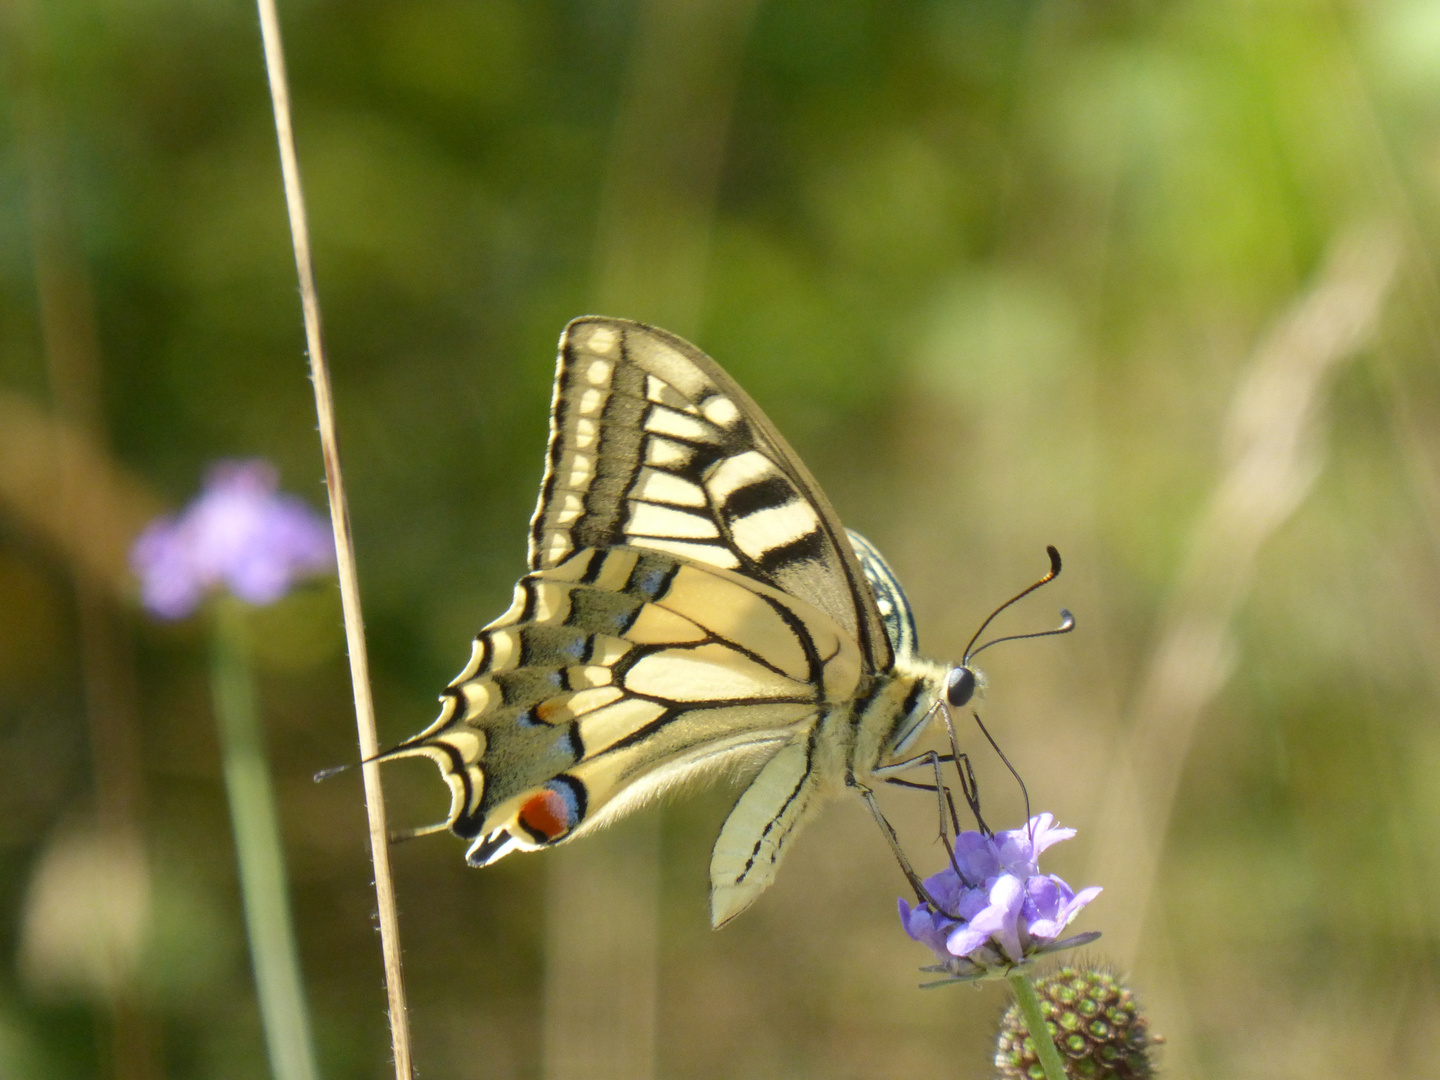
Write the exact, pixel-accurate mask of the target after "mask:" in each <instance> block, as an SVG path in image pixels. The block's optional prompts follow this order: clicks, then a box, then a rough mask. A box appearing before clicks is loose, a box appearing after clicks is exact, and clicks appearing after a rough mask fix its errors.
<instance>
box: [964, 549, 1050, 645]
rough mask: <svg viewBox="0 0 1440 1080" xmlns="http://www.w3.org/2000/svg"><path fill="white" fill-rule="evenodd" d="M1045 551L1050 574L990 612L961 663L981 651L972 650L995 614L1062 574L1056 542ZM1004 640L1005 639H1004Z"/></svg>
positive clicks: (976, 632)
mask: <svg viewBox="0 0 1440 1080" xmlns="http://www.w3.org/2000/svg"><path fill="white" fill-rule="evenodd" d="M1045 553H1046V554H1047V555H1049V556H1050V572H1049V573H1048V574H1046V575H1045V576H1044V577H1042V578H1041V579H1040V580H1039V581H1037V582H1035V583H1034V584H1033V585H1030V586H1027V587H1026V588H1024V589H1021V590H1020V591H1019V592H1018V593H1016V594H1015V595H1014V596H1012V597H1011V598H1010V599H1009V600H1006V601H1005V602H1004V603H1003V604H1001V605H1000V606H999V607H997V608H996V609H995V610H994V611H992V612H991V613H990V616H989V618H987V619H986V620H985V621H984V622H982V623H981V624H980V629H979V630H976V631H975V636H974V637H972V638H971V639H970V644H968V645H966V646H965V659H963V660H962V661H960V663H961V664H962V665H964V664H969V663H970V658H971V657H973V656H974V655H975V652H979V651H980V650H979V649H976V650H975V652H971V651H970V650H971V649H973V648H974V647H975V642H977V641H979V640H980V635H981V634H983V633H985V628H986V627H988V626H989V625H990V624H991V623H992V622H994V621H995V616H997V615H999V614H1000V613H1001V612H1002V611H1004V610H1005V609H1006V608H1008V607H1009V606H1010V605H1012V604H1014V603H1016V602H1017V601H1019V600H1023V599H1024V598H1025V597H1027V596H1029V595H1030V594H1031V593H1032V592H1034V591H1035V590H1036V589H1038V588H1040V586H1041V585H1048V584H1049V583H1050V582H1052V581H1054V580H1055V579H1056V578H1057V577H1059V576H1060V552H1059V551H1057V550H1056V549H1055V545H1054V544H1046V545H1045ZM1072 621H1073V620H1072ZM1066 629H1068V627H1067V628H1066ZM1064 632H1065V631H1063V630H1061V631H1054V630H1052V631H1050V633H1064ZM1032 636H1036V637H1039V636H1042V635H1032ZM1002 640H1003V639H1002ZM994 644H995V642H993V641H992V642H990V645H994ZM990 645H984V646H981V648H987V649H988V648H989V647H990Z"/></svg>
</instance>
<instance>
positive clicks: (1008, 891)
mask: <svg viewBox="0 0 1440 1080" xmlns="http://www.w3.org/2000/svg"><path fill="white" fill-rule="evenodd" d="M1074 835H1075V830H1074V829H1060V828H1056V827H1055V818H1054V815H1052V814H1038V815H1036V816H1035V817H1033V818H1031V819H1030V821H1029V823H1028V824H1027V825H1026V826H1025V827H1024V828H1021V829H1010V830H1008V831H1006V832H1001V833H996V834H995V835H993V836H986V835H985V834H983V833H978V832H964V833H961V834H960V835H959V836H958V837H956V838H955V863H954V865H953V866H947V867H946V868H945V869H944V870H941V871H940V872H939V873H938V874H934V875H932V876H931V877H929V878H926V879H925V891H926V892H928V893H929V894H930V899H931V900H932V901H933V904H932V903H928V902H921V903H918V904H915V905H914V906H913V907H912V906H911V905H910V904H908V903H907V902H906V901H905V900H904V899H901V901H900V923H901V925H902V926H904V928H905V932H906V933H907V934H909V935H910V937H911V938H912V939H913V940H915V941H918V942H920V943H921V944H922V945H926V946H928V947H929V948H930V950H931V951H932V952H933V953H934V954H935V956H936V958H937V959H938V960H939V965H938V967H936V968H934V969H928V970H940V971H944V972H946V973H948V974H949V975H951V976H952V977H954V978H958V979H982V978H989V977H997V976H1001V975H1004V974H1006V973H1007V972H1008V971H1010V970H1011V969H1012V968H1015V967H1017V966H1019V965H1020V964H1023V963H1025V962H1026V961H1027V960H1028V959H1029V958H1030V957H1032V956H1037V955H1039V954H1041V953H1045V952H1054V951H1057V950H1059V949H1068V948H1072V947H1073V946H1075V945H1081V944H1084V943H1085V942H1087V941H1093V940H1094V939H1095V938H1097V937H1099V936H1100V935H1099V934H1081V935H1078V936H1076V937H1072V938H1067V939H1065V940H1063V941H1061V940H1058V939H1059V937H1060V934H1061V932H1063V931H1064V929H1065V927H1066V926H1068V925H1069V924H1070V921H1071V920H1072V919H1074V918H1075V916H1076V915H1078V914H1079V913H1080V909H1081V908H1083V907H1084V906H1085V905H1086V904H1088V903H1089V902H1090V901H1091V900H1093V899H1095V897H1097V896H1099V895H1100V889H1099V887H1098V886H1097V887H1091V888H1088V889H1082V890H1081V891H1080V892H1079V893H1076V892H1075V891H1074V890H1073V889H1071V888H1070V886H1069V885H1067V884H1065V882H1063V881H1061V880H1060V879H1059V878H1058V877H1055V876H1054V875H1053V874H1042V873H1040V868H1039V859H1040V853H1041V852H1042V851H1044V850H1045V849H1046V848H1048V847H1050V846H1051V845H1052V844H1057V843H1059V842H1060V841H1061V840H1068V839H1070V837H1072V836H1074Z"/></svg>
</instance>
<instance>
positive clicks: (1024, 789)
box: [970, 712, 1030, 825]
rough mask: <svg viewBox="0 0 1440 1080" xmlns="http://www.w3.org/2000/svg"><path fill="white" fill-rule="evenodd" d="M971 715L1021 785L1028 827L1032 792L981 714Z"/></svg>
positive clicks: (991, 747) (986, 739)
mask: <svg viewBox="0 0 1440 1080" xmlns="http://www.w3.org/2000/svg"><path fill="white" fill-rule="evenodd" d="M970 715H971V716H973V717H974V718H975V726H976V727H978V728H979V729H980V734H982V735H984V736H985V741H986V742H988V743H989V744H990V749H992V750H994V751H995V753H996V754H997V755H998V756H999V758H1000V760H1001V761H1003V762H1004V763H1005V768H1007V769H1009V770H1010V775H1011V776H1013V777H1015V782H1016V783H1017V784H1019V785H1020V794H1021V795H1023V796H1024V797H1025V822H1026V824H1027V825H1028V824H1029V822H1030V791H1029V789H1028V788H1027V787H1026V786H1025V781H1024V780H1022V779H1020V772H1019V770H1018V769H1016V768H1015V766H1014V765H1012V764H1010V759H1009V758H1008V757H1006V756H1005V751H1004V750H1001V749H1000V744H999V743H997V742H996V741H995V737H994V736H993V735H991V734H990V729H989V728H987V727H986V726H985V723H984V721H982V720H981V719H980V714H979V713H978V712H977V713H971V714H970Z"/></svg>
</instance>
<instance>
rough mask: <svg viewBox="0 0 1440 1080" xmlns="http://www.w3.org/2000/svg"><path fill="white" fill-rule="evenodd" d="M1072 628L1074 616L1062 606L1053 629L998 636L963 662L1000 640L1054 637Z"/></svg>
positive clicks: (998, 642)
mask: <svg viewBox="0 0 1440 1080" xmlns="http://www.w3.org/2000/svg"><path fill="white" fill-rule="evenodd" d="M1041 584H1042V585H1043V584H1044V582H1041ZM1021 595H1022V596H1023V595H1024V593H1021ZM1012 603H1013V601H1012ZM1074 629H1075V616H1074V615H1072V614H1070V609H1069V608H1063V607H1062V608H1061V609H1060V625H1059V626H1057V627H1056V628H1055V629H1054V630H1041V631H1039V632H1037V633H1034V634H1010V635H1009V636H1008V637H998V638H996V639H995V640H994V641H987V642H986V643H985V644H984V645H981V646H980V647H979V648H978V649H976V650H975V651H974V652H972V653H970V654H969V655H968V656H966V657H965V663H967V664H968V663H969V662H970V661H971V660H973V659H975V657H977V656H979V655H980V654H981V653H982V652H984V651H985V650H986V649H988V648H990V646H991V645H999V644H1000V643H1001V642H1002V641H1024V640H1025V639H1026V638H1037V637H1054V636H1055V635H1056V634H1068V633H1069V632H1070V631H1071V630H1074Z"/></svg>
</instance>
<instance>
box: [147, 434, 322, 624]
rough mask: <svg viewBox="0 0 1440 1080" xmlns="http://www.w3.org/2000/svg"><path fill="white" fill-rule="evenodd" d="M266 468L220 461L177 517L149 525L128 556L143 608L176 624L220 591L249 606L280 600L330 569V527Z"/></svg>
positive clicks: (258, 464)
mask: <svg viewBox="0 0 1440 1080" xmlns="http://www.w3.org/2000/svg"><path fill="white" fill-rule="evenodd" d="M278 488H279V484H278V478H277V476H276V473H275V467H274V466H273V465H271V464H269V463H268V462H265V461H221V462H219V463H217V464H216V465H214V466H212V467H211V469H210V471H209V473H208V474H207V475H206V477H205V485H204V489H203V490H202V491H201V493H200V496H199V497H198V498H197V499H196V500H195V501H194V502H192V503H191V504H190V505H189V506H187V507H186V508H185V509H184V510H183V511H181V513H180V514H179V515H178V516H175V517H163V518H158V519H157V520H155V521H153V522H151V524H150V526H149V527H148V528H147V529H146V530H145V531H144V532H143V533H141V534H140V538H139V539H138V540H136V541H135V546H134V547H132V548H131V549H130V565H131V567H132V568H133V569H134V571H135V573H136V574H137V575H138V576H139V578H140V595H141V599H142V600H143V601H144V604H145V606H146V607H147V608H149V609H150V610H151V611H152V612H154V613H155V614H156V615H158V616H160V617H161V618H163V619H181V618H184V617H185V616H186V615H189V614H190V613H191V612H192V611H194V610H195V609H196V607H198V606H199V604H200V601H201V600H202V599H203V598H204V596H205V593H206V592H207V591H208V590H210V589H213V588H216V587H218V586H223V587H225V588H227V589H229V590H230V592H232V593H233V594H234V595H236V596H238V597H239V598H240V599H241V600H245V601H248V602H249V603H252V604H269V603H273V602H274V601H276V600H278V599H280V597H282V596H284V595H285V593H286V592H288V591H289V589H290V587H291V585H293V584H294V583H295V582H296V581H298V580H300V579H301V578H303V577H308V576H310V575H313V574H323V573H326V572H328V571H329V570H331V569H332V568H333V567H334V565H335V546H334V541H333V539H332V534H331V531H330V526H329V525H328V524H327V523H326V522H325V520H324V519H323V518H322V517H320V515H319V514H317V513H316V512H315V511H314V510H312V509H311V508H310V506H309V504H307V503H305V502H304V501H303V500H301V499H299V498H296V497H295V496H294V495H286V494H283V493H281V492H280V491H279V490H278Z"/></svg>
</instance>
